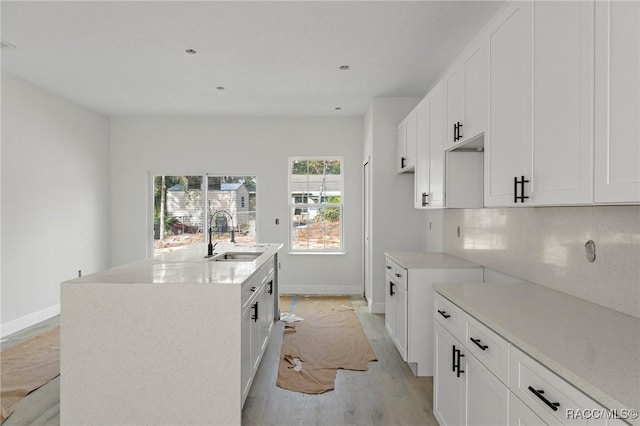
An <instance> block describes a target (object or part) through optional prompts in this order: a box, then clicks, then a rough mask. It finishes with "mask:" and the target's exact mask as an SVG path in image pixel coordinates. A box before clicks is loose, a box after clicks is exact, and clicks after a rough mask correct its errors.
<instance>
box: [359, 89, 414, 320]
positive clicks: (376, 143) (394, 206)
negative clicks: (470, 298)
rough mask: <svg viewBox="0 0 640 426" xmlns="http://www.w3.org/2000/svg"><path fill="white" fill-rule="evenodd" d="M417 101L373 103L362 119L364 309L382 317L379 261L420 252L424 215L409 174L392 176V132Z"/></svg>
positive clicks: (382, 275)
mask: <svg viewBox="0 0 640 426" xmlns="http://www.w3.org/2000/svg"><path fill="white" fill-rule="evenodd" d="M418 101H419V99H418V98H374V99H373V102H372V104H371V106H370V107H369V111H367V113H366V115H365V120H366V121H365V123H364V125H365V128H366V129H368V130H367V132H366V134H367V137H366V139H365V140H364V158H365V160H366V159H367V158H369V159H370V165H371V188H372V194H371V225H372V233H371V248H372V254H371V257H372V260H371V266H372V274H371V279H372V292H371V297H370V298H369V300H368V302H369V308H370V310H371V311H372V312H384V301H385V294H384V289H385V268H384V264H385V259H384V253H385V252H391V251H424V250H425V247H426V245H425V242H424V235H425V232H426V221H425V213H424V211H421V210H416V209H414V208H413V174H406V173H405V174H398V173H396V129H397V125H398V123H399V122H400V121H401V120H402V119H403V118H404V117H405V116H406V115H407V113H409V111H411V109H413V107H415V106H416V105H417V103H418Z"/></svg>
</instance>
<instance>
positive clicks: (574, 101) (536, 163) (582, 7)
mask: <svg viewBox="0 0 640 426" xmlns="http://www.w3.org/2000/svg"><path fill="white" fill-rule="evenodd" d="M533 22H534V26H533V77H534V79H533V81H534V84H533V117H532V119H533V134H532V137H531V138H527V139H525V141H526V142H529V141H530V142H531V145H530V146H528V147H527V152H528V153H529V155H530V156H531V161H530V162H528V163H527V167H525V169H524V171H523V173H521V174H524V176H525V177H527V179H529V180H530V183H528V184H527V185H526V187H525V188H526V192H529V191H530V192H531V193H530V194H529V193H527V194H526V195H529V196H530V199H529V200H527V201H526V202H525V204H527V202H530V203H531V204H536V205H541V204H545V205H546V204H581V203H591V202H592V201H593V183H592V182H593V177H592V176H593V118H592V117H593V90H594V80H593V73H594V71H593V67H594V64H593V57H594V54H593V50H594V2H593V1H575V2H573V1H560V2H549V1H536V2H534V4H533ZM637 79H638V78H637V77H636V80H637ZM636 87H637V86H636ZM628 89H629V88H628V87H627V88H626V90H628ZM636 93H637V90H636ZM638 121H639V120H638V116H636V120H635V122H634V125H635V126H636V127H637V126H638V124H637V123H638ZM626 136H627V137H628V136H629V135H628V134H627V135H626ZM638 136H640V135H638ZM637 141H638V140H637V139H636V143H637ZM531 168H532V170H531ZM514 176H517V175H514Z"/></svg>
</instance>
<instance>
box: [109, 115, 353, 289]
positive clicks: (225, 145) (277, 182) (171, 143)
mask: <svg viewBox="0 0 640 426" xmlns="http://www.w3.org/2000/svg"><path fill="white" fill-rule="evenodd" d="M362 140H363V131H362V119H361V118H344V119H331V118H237V117H236V118H224V117H140V118H134V117H117V118H113V119H112V127H111V171H112V175H111V176H112V178H111V214H112V226H111V231H112V232H111V238H112V249H111V255H112V265H119V264H122V263H126V262H130V261H133V260H136V259H142V258H144V257H146V256H147V241H148V238H149V235H150V233H151V229H152V223H151V222H150V220H151V213H150V211H149V204H150V203H151V193H150V189H151V182H150V181H149V173H151V174H153V173H157V174H160V173H165V174H200V173H205V172H208V173H216V174H225V175H252V174H256V175H257V185H258V186H257V192H258V199H257V211H258V213H257V214H258V217H257V232H258V239H259V241H262V242H275V243H278V242H279V243H283V244H285V248H284V250H283V252H282V255H281V256H280V263H281V265H282V269H281V271H280V290H281V292H286V293H307V294H332V293H333V294H337V293H345V294H362V288H363V286H362V284H363V283H362V266H361V260H362V243H361V241H362V225H361V217H362V200H361V197H362V194H361V188H362V177H361V168H362V164H361V161H362ZM289 156H342V157H344V169H345V170H344V174H345V179H344V182H345V188H344V200H345V207H344V239H345V249H346V254H345V255H328V254H318V255H290V254H288V253H287V242H288V226H287V223H288V214H289V211H288V202H289V197H288V196H287V184H288V175H287V170H288V163H287V158H288V157H289ZM276 218H279V219H280V225H275V219H276ZM203 254H204V253H203Z"/></svg>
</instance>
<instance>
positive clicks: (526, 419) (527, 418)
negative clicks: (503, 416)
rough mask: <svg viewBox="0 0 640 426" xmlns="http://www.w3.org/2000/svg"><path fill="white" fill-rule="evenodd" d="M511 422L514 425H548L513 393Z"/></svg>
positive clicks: (510, 409) (510, 398)
mask: <svg viewBox="0 0 640 426" xmlns="http://www.w3.org/2000/svg"><path fill="white" fill-rule="evenodd" d="M509 424H510V425H512V426H547V425H548V423H545V422H544V421H543V420H542V419H541V418H540V417H539V416H538V415H537V414H536V413H534V412H533V410H532V409H531V408H529V407H527V406H526V405H524V403H523V402H522V401H520V399H518V397H516V396H515V395H514V394H512V393H510V394H509Z"/></svg>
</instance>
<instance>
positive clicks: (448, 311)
mask: <svg viewBox="0 0 640 426" xmlns="http://www.w3.org/2000/svg"><path fill="white" fill-rule="evenodd" d="M434 308H435V310H434V312H433V315H434V316H435V318H436V321H438V322H439V323H440V324H442V325H443V326H444V328H446V329H447V330H448V331H449V332H450V333H451V334H453V336H454V337H455V338H456V339H458V340H460V341H461V342H464V340H465V331H464V327H465V322H464V321H465V313H464V311H463V310H462V309H460V308H459V307H457V306H456V305H454V304H453V303H451V302H450V301H449V300H447V299H446V298H445V297H443V296H441V295H440V294H438V293H435V297H434Z"/></svg>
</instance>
